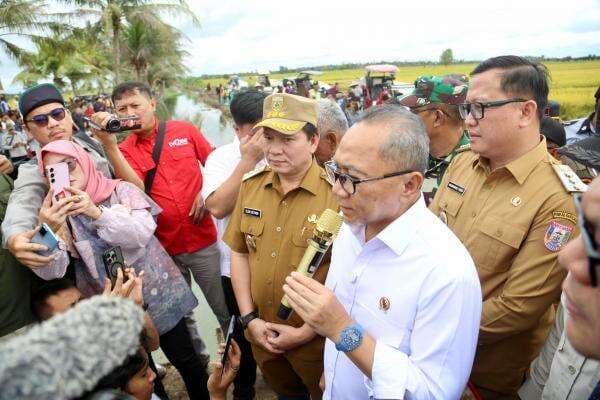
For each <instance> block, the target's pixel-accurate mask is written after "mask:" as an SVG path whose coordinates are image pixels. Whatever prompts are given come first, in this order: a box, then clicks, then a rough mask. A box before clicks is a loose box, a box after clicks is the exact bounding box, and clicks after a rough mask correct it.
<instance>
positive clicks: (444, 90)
mask: <svg viewBox="0 0 600 400" xmlns="http://www.w3.org/2000/svg"><path fill="white" fill-rule="evenodd" d="M468 89H469V78H468V77H467V76H466V75H461V74H450V75H443V76H420V77H418V78H417V80H416V81H415V89H414V90H413V92H412V93H410V94H407V95H406V96H404V97H402V98H400V99H399V102H400V104H402V105H403V106H406V107H421V106H426V105H427V104H431V103H438V104H439V103H444V104H454V105H457V104H461V103H464V102H465V99H466V97H467V90H468Z"/></svg>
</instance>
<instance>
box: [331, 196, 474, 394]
mask: <svg viewBox="0 0 600 400" xmlns="http://www.w3.org/2000/svg"><path fill="white" fill-rule="evenodd" d="M326 286H327V287H328V288H330V289H332V290H333V291H334V292H335V294H336V296H337V298H338V299H339V300H340V301H341V303H342V304H343V305H344V307H345V309H346V311H347V312H348V313H349V314H350V316H351V317H352V319H353V320H354V321H356V322H357V323H359V324H360V325H361V326H362V327H363V328H364V330H365V332H366V333H368V334H369V335H370V336H372V337H373V338H374V339H375V341H376V342H377V343H376V346H375V355H374V360H373V369H372V379H368V378H367V377H366V376H365V375H363V373H362V372H361V371H360V370H359V369H358V368H357V367H356V366H355V365H354V364H353V363H352V361H350V359H349V358H348V357H347V356H346V355H345V354H344V353H342V352H338V351H337V350H336V349H335V344H334V343H333V342H331V341H330V340H327V341H326V343H325V359H324V369H325V382H326V385H325V393H324V398H325V399H334V400H345V399H361V400H362V399H369V398H374V399H404V398H406V399H458V398H459V397H460V395H461V393H462V392H463V389H464V388H465V386H466V383H467V379H468V378H469V375H470V372H471V366H472V364H473V358H474V356H475V349H476V346H477V335H478V333H479V320H480V317H481V306H482V298H481V287H480V285H479V278H478V276H477V271H476V269H475V265H474V264H473V260H472V259H471V257H470V255H469V253H468V252H467V250H466V249H465V247H464V246H463V245H462V244H461V243H460V241H459V240H458V239H457V238H456V236H454V234H453V233H452V232H451V231H450V230H449V229H448V228H447V227H446V225H444V224H443V223H442V222H441V221H440V220H439V219H438V218H437V217H436V216H434V215H433V214H432V213H431V212H430V211H429V210H428V209H427V208H426V207H425V202H424V200H423V198H422V197H421V199H419V200H418V201H417V202H416V203H415V204H414V205H413V206H412V207H411V208H409V209H408V210H407V211H406V212H405V213H404V214H403V215H401V216H400V217H399V218H398V219H396V220H395V221H394V222H392V223H391V224H390V225H388V226H387V227H386V228H385V229H384V230H383V231H381V232H380V233H379V234H378V235H377V236H375V237H374V238H372V239H371V240H369V242H367V243H365V226H364V225H354V226H352V225H346V224H344V225H343V227H342V230H341V232H340V234H339V237H338V238H337V239H336V241H335V242H334V244H333V254H332V260H331V266H330V269H329V274H328V276H327V281H326Z"/></svg>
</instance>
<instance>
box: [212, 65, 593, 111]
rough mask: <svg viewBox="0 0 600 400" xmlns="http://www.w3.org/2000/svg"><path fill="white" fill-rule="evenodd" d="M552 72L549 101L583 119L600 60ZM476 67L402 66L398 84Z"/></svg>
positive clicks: (350, 72)
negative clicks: (420, 76) (419, 77)
mask: <svg viewBox="0 0 600 400" xmlns="http://www.w3.org/2000/svg"><path fill="white" fill-rule="evenodd" d="M545 64H546V66H547V67H548V69H549V70H550V76H551V84H550V99H551V100H555V101H558V102H559V103H560V105H561V119H563V120H569V119H573V118H577V117H581V116H584V115H586V114H589V113H591V112H592V111H593V107H594V93H595V92H596V90H597V89H598V86H600V60H594V61H553V62H547V63H545ZM476 65H477V64H452V65H422V66H401V67H399V70H398V74H397V75H396V82H413V81H414V80H415V78H416V77H417V76H419V75H443V74H448V73H464V74H468V73H469V72H470V71H471V70H473V68H474V67H475V66H476ZM295 75H296V74H295V73H294V72H287V73H273V74H270V75H269V77H270V79H271V80H281V79H282V78H284V77H293V76H295ZM362 76H364V71H363V70H362V69H340V70H334V71H324V72H323V74H322V75H318V76H315V79H318V80H319V81H323V82H326V83H328V84H333V83H335V82H338V83H339V85H340V87H341V88H342V89H345V88H347V87H348V86H349V85H350V84H351V83H352V81H354V80H357V79H359V78H360V77H362ZM242 79H244V80H245V81H247V82H248V83H249V84H250V85H251V86H253V85H254V84H255V82H256V79H255V77H254V76H253V75H248V76H242ZM206 82H211V85H212V86H213V88H214V86H215V84H217V85H218V84H219V83H226V80H225V79H208V80H206V81H205V84H206Z"/></svg>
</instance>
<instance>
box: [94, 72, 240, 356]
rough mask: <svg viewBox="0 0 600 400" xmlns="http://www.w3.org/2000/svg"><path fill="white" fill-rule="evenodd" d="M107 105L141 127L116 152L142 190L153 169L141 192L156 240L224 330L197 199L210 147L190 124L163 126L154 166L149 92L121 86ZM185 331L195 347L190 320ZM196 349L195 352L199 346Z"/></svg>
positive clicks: (206, 225) (207, 221)
mask: <svg viewBox="0 0 600 400" xmlns="http://www.w3.org/2000/svg"><path fill="white" fill-rule="evenodd" d="M112 101H113V103H114V106H115V110H116V113H117V115H118V116H119V117H126V116H132V115H135V116H137V117H139V118H140V122H141V128H140V129H139V130H134V131H132V134H131V135H129V137H127V139H125V140H124V141H123V142H122V143H121V145H120V146H119V147H120V150H121V153H122V155H123V157H124V158H125V159H126V160H127V162H128V163H129V164H130V165H131V167H132V168H133V170H134V171H135V172H136V173H137V175H138V177H139V179H140V182H139V183H140V184H141V185H142V186H144V183H145V184H146V186H147V183H148V182H146V178H147V175H148V174H149V173H150V171H151V170H153V169H154V168H155V167H156V170H155V176H154V180H153V183H152V185H151V188H150V190H149V191H148V188H146V190H147V191H148V192H149V194H150V196H151V197H152V199H153V200H154V201H156V203H158V205H159V206H160V207H161V208H162V210H163V211H162V213H161V214H160V215H159V216H158V221H157V229H156V233H155V234H156V236H157V238H158V239H159V240H160V242H161V243H162V245H163V246H164V248H165V249H166V250H167V252H168V253H169V254H170V255H171V256H172V257H173V260H174V261H175V262H176V263H177V265H178V266H179V267H180V269H181V271H182V273H183V275H184V276H185V277H186V278H187V279H188V282H189V274H190V272H191V273H192V275H193V276H194V280H195V281H196V283H197V284H198V286H200V288H201V289H202V292H203V294H204V296H205V297H206V299H207V301H208V303H209V305H210V306H211V308H212V310H213V312H214V313H215V315H216V316H217V319H218V320H219V323H220V325H221V326H222V327H224V328H225V329H226V328H227V326H228V324H229V314H228V312H227V306H226V303H225V297H224V295H223V288H222V286H221V274H220V270H219V250H218V248H217V245H216V239H217V231H216V228H215V225H214V223H213V220H212V217H211V216H210V214H209V213H207V212H205V207H204V200H203V199H202V196H201V195H200V189H201V188H202V173H201V171H200V164H202V165H204V163H205V161H206V158H207V157H208V155H209V154H210V153H211V151H212V150H213V147H212V146H211V144H210V143H209V142H208V141H207V140H206V139H205V138H204V136H202V134H201V133H200V131H199V130H198V129H197V128H196V127H195V126H194V125H192V124H191V123H188V122H183V121H166V123H165V133H164V138H163V142H162V143H163V145H162V150H161V153H160V156H159V158H158V165H156V164H155V162H154V160H153V152H154V146H155V144H156V139H157V135H158V130H159V121H158V119H157V118H156V116H155V111H156V100H154V99H153V98H152V94H151V89H150V88H149V87H148V85H146V84H144V83H141V82H124V83H121V84H119V85H117V87H115V89H114V90H113V93H112ZM97 115H98V114H97ZM108 118H109V116H108V115H107V114H105V115H103V119H104V120H102V121H101V120H100V118H98V120H96V119H95V121H96V122H97V123H99V124H100V125H103V123H105V122H106V120H107V119H108ZM188 327H189V328H190V333H191V335H192V337H193V339H195V342H196V343H195V344H199V343H200V340H199V336H197V330H196V329H195V322H194V321H193V319H191V316H190V318H189V319H188ZM196 350H197V351H199V350H200V349H199V348H198V346H196Z"/></svg>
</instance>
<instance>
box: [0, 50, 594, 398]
mask: <svg viewBox="0 0 600 400" xmlns="http://www.w3.org/2000/svg"><path fill="white" fill-rule="evenodd" d="M218 89H219V87H217V90H218ZM207 90H209V88H207ZM221 90H223V88H222V87H221ZM360 92H361V90H360V87H358V88H357V87H351V88H350V90H349V93H348V94H345V93H344V94H342V95H341V96H340V94H341V91H340V89H339V87H338V85H333V86H332V87H331V88H330V89H329V90H328V91H325V92H324V94H322V91H321V90H320V89H319V88H318V86H313V87H312V88H311V89H310V91H309V92H308V93H307V94H308V97H306V96H299V95H296V94H292V93H286V90H282V91H281V92H279V91H277V92H275V93H265V92H264V91H262V90H256V89H251V90H239V91H236V93H235V94H234V95H233V96H232V97H231V101H230V104H229V108H230V111H231V115H232V117H233V121H234V126H235V133H236V135H235V137H234V139H233V141H232V142H231V143H229V144H226V145H224V146H221V147H219V148H216V149H215V148H213V146H212V145H211V144H210V143H209V142H208V141H207V139H206V138H205V137H204V136H203V135H202V133H201V132H200V131H199V129H198V128H197V127H195V126H194V125H193V124H191V123H189V122H185V121H175V120H167V121H160V120H159V119H158V118H157V117H156V114H155V112H156V99H155V98H154V96H153V93H152V90H151V88H150V87H148V86H147V85H146V84H144V83H141V82H123V83H119V84H118V85H117V86H116V87H115V88H114V89H113V91H112V94H111V96H110V99H103V98H99V99H95V100H94V101H93V103H92V104H88V103H86V101H83V102H77V101H75V102H74V103H73V104H69V103H67V102H66V101H65V99H64V97H63V94H62V93H61V92H60V91H59V90H58V89H57V88H56V87H55V86H54V85H52V84H41V85H37V86H34V87H31V88H27V89H26V90H25V91H24V92H23V93H22V94H21V95H20V96H19V99H18V105H17V106H16V108H17V109H13V108H11V107H10V106H9V105H8V103H7V105H6V107H8V109H7V113H6V114H8V113H9V112H12V114H11V115H8V117H7V118H8V120H7V122H6V123H5V124H4V125H3V130H6V133H5V134H6V135H12V136H11V137H13V136H15V134H14V133H10V132H9V129H8V126H9V125H10V126H11V127H12V128H11V129H12V130H13V131H16V128H15V127H16V126H17V125H18V126H19V132H20V133H21V134H22V135H21V136H18V140H21V137H23V138H24V139H23V140H24V142H25V143H24V147H25V149H26V154H24V155H19V154H20V153H18V152H17V153H10V154H8V153H7V154H5V155H1V156H0V173H1V174H0V178H1V179H0V206H1V207H0V220H1V221H2V235H1V238H2V243H3V248H2V249H1V250H0V361H1V362H0V399H5V398H6V399H17V398H19V399H20V398H22V399H34V398H35V399H38V398H39V399H79V398H129V397H130V398H135V399H139V400H149V399H156V398H161V399H166V398H168V394H167V391H166V390H165V388H164V386H163V384H162V382H161V378H160V377H159V375H158V374H157V371H158V369H159V368H158V367H157V365H156V363H155V362H154V360H153V358H152V351H154V350H156V349H158V348H160V349H162V351H163V352H164V354H165V356H166V357H167V359H168V360H169V362H170V363H171V364H172V365H173V366H174V367H175V368H176V369H177V371H178V372H179V374H180V375H181V377H182V379H183V382H184V384H185V387H186V390H187V393H188V395H189V398H190V399H209V398H211V399H222V398H226V396H227V391H228V388H229V386H230V385H231V386H232V388H229V390H230V391H231V392H232V396H233V398H234V399H253V398H255V397H256V391H255V383H256V379H257V368H258V369H260V372H261V373H262V376H263V377H264V379H265V381H266V383H267V384H268V386H269V387H270V388H271V389H272V390H273V391H274V392H275V393H276V394H277V398H278V399H281V400H287V399H291V400H308V399H321V398H324V399H333V400H338V399H404V398H410V399H486V400H488V399H490V400H495V399H498V400H504V399H522V400H533V399H553V400H567V399H594V400H596V399H600V291H599V290H598V288H597V279H598V274H600V271H599V268H598V264H599V263H600V253H599V250H598V246H597V240H600V182H599V181H598V180H596V179H594V178H595V177H596V175H597V171H596V168H595V165H596V164H595V163H596V161H595V160H594V159H593V157H591V156H590V157H589V158H590V159H586V158H585V157H578V156H574V155H573V154H575V153H573V151H571V150H572V149H571V148H570V146H583V147H584V148H587V147H585V146H587V145H586V141H590V140H595V139H597V137H596V133H597V132H598V127H599V125H600V124H599V123H598V115H599V113H600V88H599V89H598V91H597V92H596V93H595V95H594V96H592V95H593V94H591V95H590V98H592V97H593V98H594V100H595V102H594V109H595V111H594V113H592V114H591V115H589V116H585V117H583V118H582V119H581V120H577V121H574V122H572V123H570V124H566V126H564V125H563V124H561V123H560V122H558V121H557V120H556V119H553V118H552V117H549V116H548V115H547V104H548V92H549V87H548V72H547V70H546V68H545V67H544V66H543V65H542V64H539V63H535V62H531V61H529V60H527V59H524V58H521V57H518V56H499V57H493V58H490V59H488V60H485V61H483V62H482V63H481V64H479V65H478V66H477V67H476V68H475V69H474V70H473V71H472V72H471V74H470V76H466V75H462V74H448V75H444V76H420V77H417V78H416V80H415V87H414V90H412V92H410V93H408V94H406V95H405V96H403V97H400V98H398V99H394V98H389V97H388V98H382V99H381V101H376V102H372V104H368V105H367V104H363V102H364V96H363V95H362V94H361V93H360ZM220 93H223V92H220ZM340 100H343V101H340ZM346 101H348V102H349V103H355V105H353V106H351V107H353V108H356V113H355V114H353V115H349V113H348V106H347V104H346V103H344V102H346ZM340 103H341V104H340ZM358 103H360V105H358ZM88 106H89V107H91V112H88V111H89V107H88ZM13 107H14V106H13ZM359 109H363V110H362V111H360V112H358V110H359ZM113 114H116V116H118V117H128V116H135V117H137V119H138V121H139V125H140V126H139V128H137V129H134V130H133V131H132V132H131V134H130V135H129V136H128V137H127V138H126V139H125V140H124V141H123V142H121V143H120V144H119V143H117V140H116V136H115V135H114V134H111V133H109V132H107V131H106V130H104V129H102V127H105V126H106V125H107V122H108V121H109V120H110V119H111V118H113ZM78 115H85V116H86V117H87V118H89V119H90V121H91V122H92V123H91V124H87V123H86V121H85V120H83V119H82V120H81V121H83V122H80V120H78V117H77V116H78ZM13 117H15V118H14V119H13ZM3 118H4V117H3ZM10 121H13V123H12V124H11V123H10ZM78 122H80V123H78ZM5 126H6V127H5ZM15 140H17V137H15ZM34 141H35V142H36V143H37V144H38V146H39V147H38V148H37V149H36V150H35V151H29V150H27V149H29V147H28V146H29V143H31V142H34ZM3 142H4V139H3ZM59 167H60V168H65V170H67V171H68V184H67V185H66V186H65V187H64V188H63V187H60V188H59V187H58V186H57V183H56V179H55V173H56V171H57V170H58V169H59ZM588 185H589V186H588ZM326 210H330V211H331V214H332V215H340V216H343V223H342V224H341V225H340V226H338V228H339V229H338V228H336V229H333V228H327V226H328V225H327V224H326V223H325V222H324V220H325V215H328V214H327V212H326ZM42 234H44V235H42ZM49 235H50V236H51V237H54V238H55V239H56V241H55V242H52V241H51V240H47V239H48V236H49ZM324 235H325V236H324ZM42 236H43V239H44V240H40V237H42ZM323 237H327V240H330V241H331V240H332V241H333V245H332V247H331V248H330V249H329V250H328V249H327V247H326V246H325V245H323V244H319V243H322V242H321V240H322V239H323ZM319 246H321V247H319ZM323 246H325V247H323ZM317 248H319V249H320V250H319V251H320V252H321V253H316V251H317V250H315V249H317ZM115 249H118V254H120V255H121V257H122V260H121V264H119V265H120V266H121V268H118V269H116V272H114V271H113V270H112V269H111V268H109V267H108V266H107V265H108V264H110V262H109V261H107V257H108V256H107V254H109V255H110V257H113V256H114V255H115V254H116V253H115V251H116V250H115ZM316 254H321V255H316ZM110 257H109V258H110ZM110 259H111V260H112V258H110ZM111 265H112V264H111ZM308 265H310V266H312V267H317V268H316V270H312V269H311V270H310V272H311V273H307V271H306V270H305V269H302V267H307V266H308ZM113 272H114V273H113ZM313 273H314V274H313ZM192 278H193V280H194V281H195V282H196V283H197V285H198V286H199V287H200V289H201V291H202V293H203V295H204V297H205V298H206V299H207V301H208V304H209V305H210V308H211V310H212V312H213V313H214V314H215V316H216V317H217V320H218V322H219V325H220V326H221V328H222V330H223V331H227V330H228V327H229V325H230V321H231V319H230V318H231V317H232V316H235V318H234V321H235V322H234V326H235V329H234V330H233V334H232V337H233V339H232V341H231V344H230V346H226V345H225V344H223V345H222V346H221V348H220V350H219V353H220V354H224V353H225V352H227V351H226V348H229V351H228V352H227V355H226V356H225V357H224V360H223V363H221V362H217V363H215V364H214V366H213V371H212V372H210V371H209V365H208V364H209V363H208V361H209V357H208V354H207V351H206V346H205V344H204V341H203V338H202V337H201V335H200V333H199V331H198V327H197V322H198V321H196V320H195V319H194V317H193V313H192V311H193V310H194V308H195V307H196V306H197V304H198V302H197V299H196V297H195V296H194V294H193V292H192V290H191V281H192ZM283 298H285V299H286V303H285V305H286V307H288V306H289V308H288V309H291V310H292V313H291V315H289V313H282V310H284V311H285V310H286V307H283V305H282V301H283V300H282V299H283ZM127 396H129V397H127Z"/></svg>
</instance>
